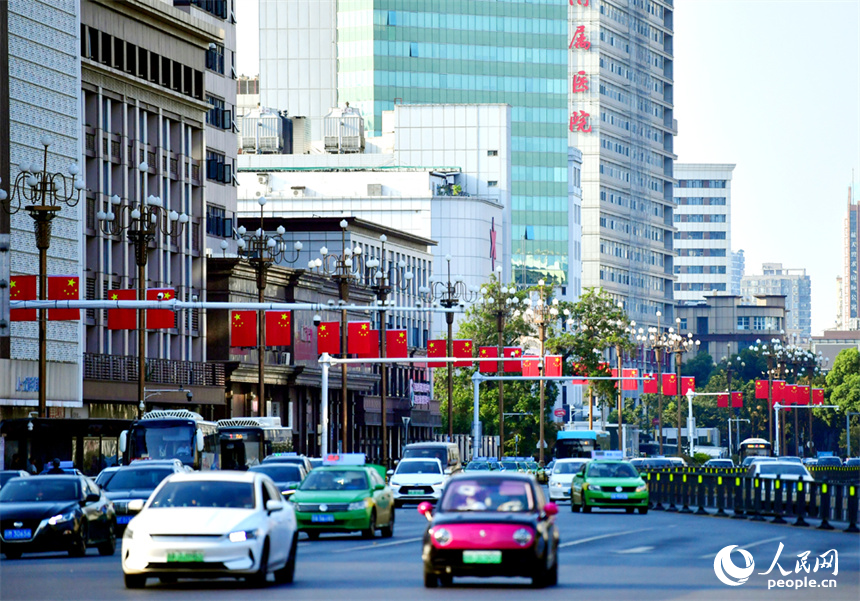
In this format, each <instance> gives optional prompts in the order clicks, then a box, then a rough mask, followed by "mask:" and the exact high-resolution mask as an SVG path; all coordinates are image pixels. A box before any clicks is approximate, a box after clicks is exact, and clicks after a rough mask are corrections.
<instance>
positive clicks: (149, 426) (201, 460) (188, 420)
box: [119, 409, 218, 470]
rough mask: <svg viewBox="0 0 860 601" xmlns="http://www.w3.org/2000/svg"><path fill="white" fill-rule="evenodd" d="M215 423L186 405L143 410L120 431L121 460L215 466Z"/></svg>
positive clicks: (198, 466) (198, 468)
mask: <svg viewBox="0 0 860 601" xmlns="http://www.w3.org/2000/svg"><path fill="white" fill-rule="evenodd" d="M217 431H218V426H217V425H216V424H215V422H210V421H206V420H204V419H203V416H201V415H200V414H199V413H194V412H193V411H188V410H186V409H169V410H158V411H150V412H148V413H144V415H143V417H142V418H141V419H139V420H135V421H134V422H133V423H132V424H131V427H130V428H129V429H128V430H127V431H125V432H123V433H122V434H120V437H119V448H120V452H121V453H122V458H123V464H125V465H130V464H131V462H132V461H134V460H135V459H179V460H180V461H181V462H182V463H184V464H185V465H187V466H190V467H192V468H193V469H195V470H210V469H217V468H218V444H217V434H218V432H217Z"/></svg>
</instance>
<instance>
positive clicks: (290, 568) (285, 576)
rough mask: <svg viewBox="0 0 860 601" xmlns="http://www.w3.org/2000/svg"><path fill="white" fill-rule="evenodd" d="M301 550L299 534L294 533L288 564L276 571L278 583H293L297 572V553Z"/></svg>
mask: <svg viewBox="0 0 860 601" xmlns="http://www.w3.org/2000/svg"><path fill="white" fill-rule="evenodd" d="M298 550H299V535H298V534H295V535H293V544H292V545H290V558H289V559H288V560H287V564H286V565H285V566H284V567H283V568H281V569H280V570H277V571H276V572H275V582H276V583H278V584H292V583H293V578H294V577H295V574H296V553H298Z"/></svg>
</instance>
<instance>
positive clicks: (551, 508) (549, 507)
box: [543, 501, 558, 516]
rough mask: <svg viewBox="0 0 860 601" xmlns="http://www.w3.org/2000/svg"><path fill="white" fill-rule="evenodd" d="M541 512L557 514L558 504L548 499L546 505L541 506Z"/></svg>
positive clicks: (549, 514) (551, 514)
mask: <svg viewBox="0 0 860 601" xmlns="http://www.w3.org/2000/svg"><path fill="white" fill-rule="evenodd" d="M543 512H544V514H546V515H547V516H553V515H558V505H556V504H555V503H553V502H552V501H550V502H549V503H547V504H546V505H544V506H543Z"/></svg>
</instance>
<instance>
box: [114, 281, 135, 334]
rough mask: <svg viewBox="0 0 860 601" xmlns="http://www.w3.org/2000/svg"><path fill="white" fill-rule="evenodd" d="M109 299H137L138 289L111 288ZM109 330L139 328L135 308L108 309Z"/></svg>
mask: <svg viewBox="0 0 860 601" xmlns="http://www.w3.org/2000/svg"><path fill="white" fill-rule="evenodd" d="M108 299H109V300H137V290H134V289H133V288H132V289H130V290H111V291H110V292H108ZM107 327H108V330H134V329H136V328H137V311H136V310H135V309H108V326H107Z"/></svg>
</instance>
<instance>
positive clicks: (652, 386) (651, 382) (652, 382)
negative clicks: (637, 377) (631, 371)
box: [642, 374, 660, 394]
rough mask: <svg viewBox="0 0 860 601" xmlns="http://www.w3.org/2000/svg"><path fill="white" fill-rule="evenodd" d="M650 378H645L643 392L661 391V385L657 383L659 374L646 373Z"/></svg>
mask: <svg viewBox="0 0 860 601" xmlns="http://www.w3.org/2000/svg"><path fill="white" fill-rule="evenodd" d="M645 377H646V378H649V379H648V380H645V381H644V382H643V383H642V392H643V393H646V394H657V393H659V392H660V390H659V385H658V383H657V376H655V375H654V374H645Z"/></svg>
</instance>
